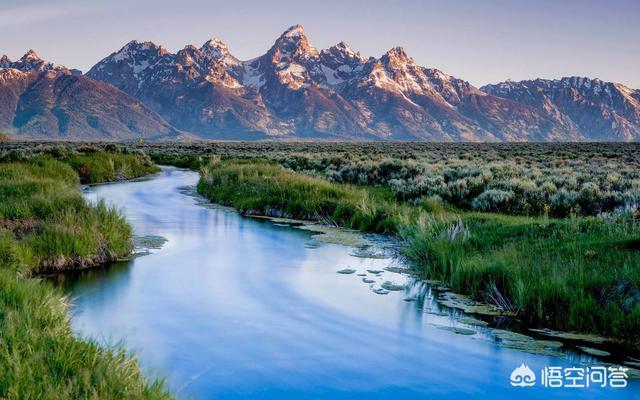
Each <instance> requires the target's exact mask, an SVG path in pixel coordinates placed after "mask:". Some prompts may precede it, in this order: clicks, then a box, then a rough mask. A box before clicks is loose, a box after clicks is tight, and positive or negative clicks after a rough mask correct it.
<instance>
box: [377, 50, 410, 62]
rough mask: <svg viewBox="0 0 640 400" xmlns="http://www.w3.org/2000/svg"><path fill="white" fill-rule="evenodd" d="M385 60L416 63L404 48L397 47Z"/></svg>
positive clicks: (387, 54) (388, 53)
mask: <svg viewBox="0 0 640 400" xmlns="http://www.w3.org/2000/svg"><path fill="white" fill-rule="evenodd" d="M383 58H388V59H389V60H392V61H398V62H405V63H414V61H413V58H411V57H409V56H408V55H407V52H406V51H404V48H402V47H400V46H396V47H394V48H392V49H390V50H389V51H387V52H386V53H385V54H384V56H383Z"/></svg>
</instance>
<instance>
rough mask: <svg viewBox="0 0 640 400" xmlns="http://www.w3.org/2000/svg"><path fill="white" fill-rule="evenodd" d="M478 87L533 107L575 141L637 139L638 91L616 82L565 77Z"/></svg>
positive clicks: (639, 130) (639, 134) (639, 117)
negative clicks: (574, 138) (574, 136)
mask: <svg viewBox="0 0 640 400" xmlns="http://www.w3.org/2000/svg"><path fill="white" fill-rule="evenodd" d="M482 90H483V91H484V92H486V93H490V94H493V95H496V96H500V97H504V98H508V99H511V100H513V101H517V102H519V103H521V104H527V105H529V106H531V107H533V108H535V109H536V110H538V111H540V112H541V113H544V114H545V115H546V116H547V117H548V118H551V119H553V120H554V121H556V123H557V124H559V125H561V126H562V127H563V128H564V129H565V131H567V132H575V135H576V136H577V139H579V140H592V141H638V140H640V90H634V89H630V88H628V87H626V86H624V85H621V84H619V83H611V82H603V81H601V80H599V79H589V78H580V77H569V78H562V79H559V80H546V79H536V80H529V81H521V82H513V81H506V82H502V83H498V84H495V85H487V86H484V87H482Z"/></svg>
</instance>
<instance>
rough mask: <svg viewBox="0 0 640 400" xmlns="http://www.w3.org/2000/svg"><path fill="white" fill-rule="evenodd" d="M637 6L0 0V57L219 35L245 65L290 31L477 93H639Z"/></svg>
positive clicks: (496, 1) (76, 56)
mask: <svg viewBox="0 0 640 400" xmlns="http://www.w3.org/2000/svg"><path fill="white" fill-rule="evenodd" d="M639 20H640V0H608V1H605V0H602V1H591V0H583V1H576V0H555V1H551V0H536V1H533V0H529V1H526V0H511V1H507V0H466V1H463V0H449V1H431V0H423V1H419V0H397V1H376V0H369V1H365V0H323V1H303V0H297V1H290V0H270V1H246V0H245V1H242V0H238V1H233V0H225V1H218V0H208V1H205V0H171V1H170V0H138V1H133V0H110V1H96V0H83V1H81V0H59V1H56V0H48V1H43V0H0V54H7V55H8V56H9V57H10V58H11V59H12V60H15V59H17V58H19V57H21V56H22V55H23V54H24V53H25V52H26V51H27V50H29V49H34V50H35V51H36V52H37V53H38V54H39V55H40V57H42V58H44V59H46V60H49V61H53V62H55V63H58V64H62V65H65V66H67V67H69V68H78V69H81V70H82V71H87V70H88V69H89V68H90V67H91V66H92V65H94V64H95V63H96V62H98V61H99V60H100V59H102V58H104V57H106V56H108V55H109V54H110V53H112V52H114V51H117V50H118V49H120V48H121V47H122V46H123V45H124V44H126V43H127V42H129V41H130V40H132V39H137V40H151V41H153V42H155V43H157V44H160V45H163V46H164V47H166V48H168V49H169V50H171V51H177V50H179V49H181V48H183V47H184V46H185V45H187V44H194V45H197V46H198V47H199V46H200V45H202V43H204V42H205V41H206V40H208V39H210V38H213V37H216V38H219V39H221V40H223V41H224V42H225V43H226V44H227V45H228V46H229V48H230V51H231V53H232V54H234V55H235V56H236V57H238V58H240V59H243V60H246V59H251V58H254V57H257V56H259V55H261V54H264V52H266V51H267V49H268V48H269V47H271V45H272V44H273V42H274V41H275V39H276V38H277V37H278V36H279V35H280V34H281V33H282V32H283V31H284V30H286V29H287V28H288V27H289V26H291V25H294V24H302V25H303V26H304V27H305V32H306V34H307V37H308V38H309V41H310V42H311V44H313V45H314V46H316V47H317V48H319V49H321V48H327V47H329V46H331V45H333V44H336V43H338V42H340V41H345V42H347V43H349V44H350V45H351V46H352V47H353V48H354V49H356V50H358V51H360V52H362V53H363V54H364V55H366V56H374V57H379V56H380V55H382V54H384V53H385V52H386V51H387V50H389V49H390V48H392V47H395V46H402V47H404V48H405V50H406V52H407V53H408V54H409V55H410V56H411V57H413V58H414V59H415V60H416V62H417V63H418V64H420V65H423V66H426V67H433V68H439V69H441V70H443V71H444V72H446V73H448V74H450V75H454V76H456V77H458V78H462V79H465V80H468V81H470V82H471V83H472V84H474V85H476V86H481V85H483V84H487V83H496V82H500V81H504V80H506V79H513V80H522V79H534V78H549V79H555V78H560V77H563V76H587V77H590V78H600V79H603V80H606V81H614V82H620V83H623V84H625V85H627V86H630V87H633V88H640V22H638V21H639Z"/></svg>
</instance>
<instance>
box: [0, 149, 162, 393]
mask: <svg viewBox="0 0 640 400" xmlns="http://www.w3.org/2000/svg"><path fill="white" fill-rule="evenodd" d="M14 155H15V156H16V158H19V159H21V161H15V160H14V161H10V162H4V163H0V370H1V371H2V373H0V397H1V398H14V399H45V398H46V399H167V398H170V397H171V396H170V395H169V394H168V392H167V390H166V388H165V386H164V384H163V382H161V381H154V382H151V381H148V380H147V379H146V378H144V377H143V376H142V375H141V372H140V369H139V368H138V365H137V363H136V361H135V360H134V359H133V358H131V357H130V356H128V355H127V354H126V353H125V352H124V351H123V350H122V349H120V348H115V349H113V348H109V349H104V348H101V347H99V346H98V345H97V344H96V343H94V342H92V341H87V340H80V339H78V338H76V337H75V336H74V335H73V332H72V330H71V325H70V322H69V319H68V316H67V307H68V304H67V299H66V298H65V297H63V295H62V293H61V292H59V290H57V289H55V288H53V287H52V286H51V285H50V284H48V283H47V282H43V281H40V280H38V279H33V278H31V277H30V276H32V275H34V274H36V273H38V272H49V271H53V270H61V269H69V268H85V267H91V266H96V265H99V264H103V263H105V262H109V261H113V260H115V259H117V258H120V257H124V256H127V255H128V254H129V253H130V252H131V249H132V242H131V228H130V226H129V225H128V224H127V223H126V221H125V220H124V219H123V218H122V217H121V216H120V214H119V213H118V212H117V210H115V209H112V208H109V207H107V206H106V205H105V204H104V203H103V202H98V203H97V204H95V205H90V204H88V203H87V202H86V201H85V200H84V199H83V198H82V196H81V194H80V192H79V183H80V178H79V176H78V173H77V172H76V171H75V170H74V168H77V169H81V167H82V166H91V165H96V164H95V163H96V162H103V161H104V160H108V159H109V156H108V155H98V154H93V155H89V154H85V155H81V156H80V155H78V156H77V157H75V158H74V162H69V163H66V162H63V161H60V160H56V159H54V155H53V154H49V155H46V156H43V155H38V156H29V157H22V156H21V155H20V154H14ZM23 155H24V154H23ZM57 156H59V159H61V158H63V157H62V156H63V155H62V154H57ZM126 158H127V159H129V157H126ZM67 161H69V160H67ZM88 170H92V169H91V168H90V169H88ZM130 170H131V171H140V170H137V169H135V168H132V169H130ZM136 173H138V172H136ZM105 176H106V175H105ZM87 177H88V178H87V179H89V181H87V183H92V181H91V180H92V179H96V180H98V181H102V180H101V179H102V178H103V177H104V176H103V175H102V172H100V173H95V174H94V173H90V174H88V175H87Z"/></svg>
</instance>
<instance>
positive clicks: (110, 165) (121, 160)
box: [61, 152, 160, 183]
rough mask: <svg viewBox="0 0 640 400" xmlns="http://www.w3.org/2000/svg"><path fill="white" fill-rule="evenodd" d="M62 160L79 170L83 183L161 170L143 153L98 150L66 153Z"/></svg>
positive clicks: (125, 177)
mask: <svg viewBox="0 0 640 400" xmlns="http://www.w3.org/2000/svg"><path fill="white" fill-rule="evenodd" d="M61 160H62V161H64V162H65V163H67V164H69V165H70V166H71V167H72V168H73V169H75V170H76V171H77V172H78V175H80V180H81V181H82V183H103V182H114V181H120V180H125V179H131V178H136V177H139V176H143V175H148V174H151V173H154V172H158V171H159V170H160V169H159V168H158V166H157V165H155V164H154V163H153V162H152V161H151V160H150V159H149V158H148V157H146V156H144V155H143V154H124V153H121V152H98V153H91V154H80V155H77V154H71V155H66V156H63V157H62V158H61Z"/></svg>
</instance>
